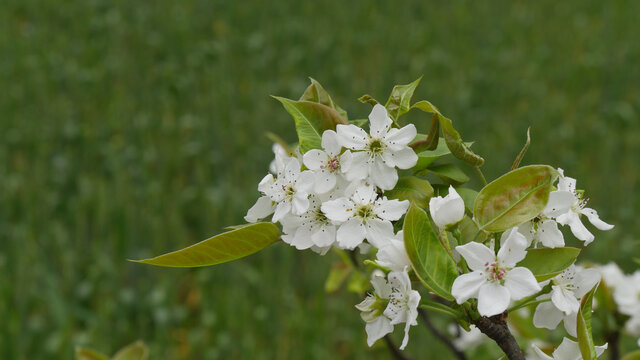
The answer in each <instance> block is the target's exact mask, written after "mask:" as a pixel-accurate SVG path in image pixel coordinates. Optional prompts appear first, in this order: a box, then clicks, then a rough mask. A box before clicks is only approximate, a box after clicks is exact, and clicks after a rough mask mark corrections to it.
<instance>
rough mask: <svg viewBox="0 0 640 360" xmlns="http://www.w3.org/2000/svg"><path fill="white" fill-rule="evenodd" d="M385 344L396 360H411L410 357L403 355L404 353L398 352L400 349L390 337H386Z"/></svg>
mask: <svg viewBox="0 0 640 360" xmlns="http://www.w3.org/2000/svg"><path fill="white" fill-rule="evenodd" d="M384 342H385V343H386V344H387V347H388V348H389V351H390V352H391V355H393V358H394V359H398V360H411V358H410V357H409V356H407V355H405V354H403V353H402V351H400V350H398V348H397V347H396V345H395V344H394V343H393V340H391V337H389V335H385V336H384Z"/></svg>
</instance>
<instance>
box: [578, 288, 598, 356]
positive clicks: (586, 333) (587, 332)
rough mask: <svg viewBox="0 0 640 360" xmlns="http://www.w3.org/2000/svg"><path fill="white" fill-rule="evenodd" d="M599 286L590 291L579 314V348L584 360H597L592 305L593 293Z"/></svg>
mask: <svg viewBox="0 0 640 360" xmlns="http://www.w3.org/2000/svg"><path fill="white" fill-rule="evenodd" d="M597 287H598V285H596V286H594V287H593V289H591V291H589V292H588V293H587V294H586V295H585V296H584V297H582V301H581V303H580V311H579V312H578V325H577V327H578V328H577V333H578V346H579V347H580V353H581V354H582V358H583V359H590V360H597V359H598V357H597V355H596V347H595V344H594V343H593V332H592V327H591V315H592V314H591V312H592V309H591V305H592V302H593V293H594V292H595V291H596V288H597Z"/></svg>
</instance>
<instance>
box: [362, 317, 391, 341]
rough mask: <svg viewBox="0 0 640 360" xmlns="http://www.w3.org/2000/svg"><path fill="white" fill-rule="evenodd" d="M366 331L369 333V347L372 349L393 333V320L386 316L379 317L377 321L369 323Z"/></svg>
mask: <svg viewBox="0 0 640 360" xmlns="http://www.w3.org/2000/svg"><path fill="white" fill-rule="evenodd" d="M364 329H365V331H366V332H367V345H369V347H371V346H373V344H374V343H375V342H376V341H378V340H379V339H381V338H383V337H384V336H385V335H387V334H389V333H391V332H392V331H393V325H391V320H389V319H387V318H386V317H384V316H378V318H377V319H376V320H375V321H372V322H369V323H367V325H365V327H364Z"/></svg>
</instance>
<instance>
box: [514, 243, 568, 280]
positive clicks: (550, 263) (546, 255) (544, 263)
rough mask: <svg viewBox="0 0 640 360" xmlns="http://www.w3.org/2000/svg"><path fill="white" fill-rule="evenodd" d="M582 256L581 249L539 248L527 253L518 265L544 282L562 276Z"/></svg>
mask: <svg viewBox="0 0 640 360" xmlns="http://www.w3.org/2000/svg"><path fill="white" fill-rule="evenodd" d="M578 254H580V249H577V248H572V247H562V248H555V249H549V248H539V249H531V250H529V251H527V257H525V258H524V260H522V261H521V262H519V263H518V266H524V267H526V268H528V269H529V270H531V272H532V273H533V275H535V277H536V280H538V281H544V280H549V279H551V278H552V277H554V276H556V275H558V274H560V273H561V272H562V271H563V270H564V269H566V268H568V267H569V266H571V264H573V263H574V262H575V261H576V258H577V257H578Z"/></svg>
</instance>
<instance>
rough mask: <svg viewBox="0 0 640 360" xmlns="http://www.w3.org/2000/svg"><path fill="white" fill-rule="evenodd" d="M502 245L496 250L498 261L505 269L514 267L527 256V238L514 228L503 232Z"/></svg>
mask: <svg viewBox="0 0 640 360" xmlns="http://www.w3.org/2000/svg"><path fill="white" fill-rule="evenodd" d="M504 234H506V235H505V237H506V239H504V243H503V244H502V246H501V247H500V250H498V260H499V261H500V264H501V265H503V266H506V267H513V266H515V265H516V264H517V263H518V262H519V261H520V260H522V259H524V258H525V256H527V250H525V249H526V248H527V246H528V244H527V238H525V237H524V235H522V234H520V232H518V231H517V229H516V228H513V229H511V230H508V231H505V233H504ZM504 234H503V235H504Z"/></svg>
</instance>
